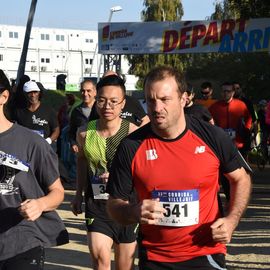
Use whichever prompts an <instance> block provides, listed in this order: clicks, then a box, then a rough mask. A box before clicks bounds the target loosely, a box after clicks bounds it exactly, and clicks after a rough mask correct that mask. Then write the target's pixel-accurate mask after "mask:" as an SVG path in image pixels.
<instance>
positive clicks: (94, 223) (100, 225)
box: [86, 218, 138, 244]
mask: <svg viewBox="0 0 270 270" xmlns="http://www.w3.org/2000/svg"><path fill="white" fill-rule="evenodd" d="M86 227H87V231H88V232H99V233H102V234H105V235H107V236H109V237H110V238H112V239H113V241H114V242H115V243H117V244H121V243H132V242H134V241H135V240H136V238H137V227H138V225H137V224H132V225H128V226H123V225H120V224H118V223H116V222H114V221H110V220H102V219H100V218H86Z"/></svg>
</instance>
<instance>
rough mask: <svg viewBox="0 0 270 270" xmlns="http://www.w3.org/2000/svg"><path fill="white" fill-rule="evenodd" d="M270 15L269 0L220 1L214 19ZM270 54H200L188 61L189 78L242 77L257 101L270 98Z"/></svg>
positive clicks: (237, 79)
mask: <svg viewBox="0 0 270 270" xmlns="http://www.w3.org/2000/svg"><path fill="white" fill-rule="evenodd" d="M261 17H270V1H268V0H224V1H217V2H216V5H215V13H214V14H212V15H211V19H218V20H221V19H228V18H235V19H237V18H244V19H250V18H261ZM269 62H270V56H269V53H267V52H262V53H258V52H256V53H242V54H241V53H230V54H219V53H211V54H197V55H193V56H192V61H189V64H188V67H187V70H186V73H187V76H188V78H190V79H199V78H204V79H207V80H211V79H212V80H215V81H216V80H218V81H220V82H222V81H232V80H233V81H240V82H241V83H242V85H243V87H244V89H245V92H246V95H247V96H249V97H251V98H253V100H254V101H257V100H259V99H262V98H267V99H269V98H270V91H269V89H268V88H269V85H270V70H269Z"/></svg>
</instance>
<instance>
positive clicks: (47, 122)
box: [14, 81, 60, 144]
mask: <svg viewBox="0 0 270 270" xmlns="http://www.w3.org/2000/svg"><path fill="white" fill-rule="evenodd" d="M23 91H24V94H25V96H26V99H27V107H25V108H17V109H16V110H15V116H14V120H15V121H17V123H18V124H20V125H22V126H24V127H27V128H29V129H31V130H32V131H34V132H36V133H38V134H39V135H40V136H41V137H43V138H44V139H46V141H47V142H48V143H49V144H52V142H54V143H55V142H56V140H57V138H58V136H59V133H60V128H59V125H58V121H57V115H56V112H55V111H53V109H51V108H50V107H48V106H46V105H44V104H43V103H42V102H41V100H42V95H43V91H41V90H40V89H39V87H38V85H37V83H36V82H34V81H28V82H26V83H25V84H24V86H23Z"/></svg>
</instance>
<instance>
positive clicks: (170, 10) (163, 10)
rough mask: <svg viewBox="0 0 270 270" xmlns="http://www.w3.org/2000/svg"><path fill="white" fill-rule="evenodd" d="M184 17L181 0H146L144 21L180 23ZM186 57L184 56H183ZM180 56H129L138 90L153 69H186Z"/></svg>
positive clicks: (143, 12) (131, 71)
mask: <svg viewBox="0 0 270 270" xmlns="http://www.w3.org/2000/svg"><path fill="white" fill-rule="evenodd" d="M182 16H183V8H182V3H181V0H170V1H168V0H145V1H144V9H143V11H142V20H143V21H145V22H150V21H158V22H159V21H180V20H181V18H182ZM182 57H184V56H182ZM182 57H181V56H180V55H169V54H144V55H129V56H127V58H128V60H129V63H130V64H131V68H130V73H131V74H134V75H136V76H138V77H139V82H138V85H137V86H138V88H141V87H142V80H143V78H144V77H145V75H146V74H147V73H148V72H149V70H150V69H151V68H153V67H154V66H158V65H172V66H174V67H177V68H178V69H179V70H183V69H184V65H183V62H185V61H182V60H181V58H182Z"/></svg>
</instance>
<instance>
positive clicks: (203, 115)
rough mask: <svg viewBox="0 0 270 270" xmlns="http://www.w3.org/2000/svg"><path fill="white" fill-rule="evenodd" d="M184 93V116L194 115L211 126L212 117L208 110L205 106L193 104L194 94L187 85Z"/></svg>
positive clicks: (212, 122) (191, 88) (191, 87)
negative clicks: (185, 95)
mask: <svg viewBox="0 0 270 270" xmlns="http://www.w3.org/2000/svg"><path fill="white" fill-rule="evenodd" d="M186 93H187V98H186V105H185V107H184V112H185V113H186V114H191V115H194V116H196V117H198V118H199V119H201V120H203V121H206V122H209V123H211V124H212V125H213V124H214V120H213V117H212V115H211V114H210V112H209V111H208V109H207V108H206V107H205V106H202V105H201V104H195V103H194V97H195V93H194V91H193V86H192V85H190V84H188V88H187V91H186Z"/></svg>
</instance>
